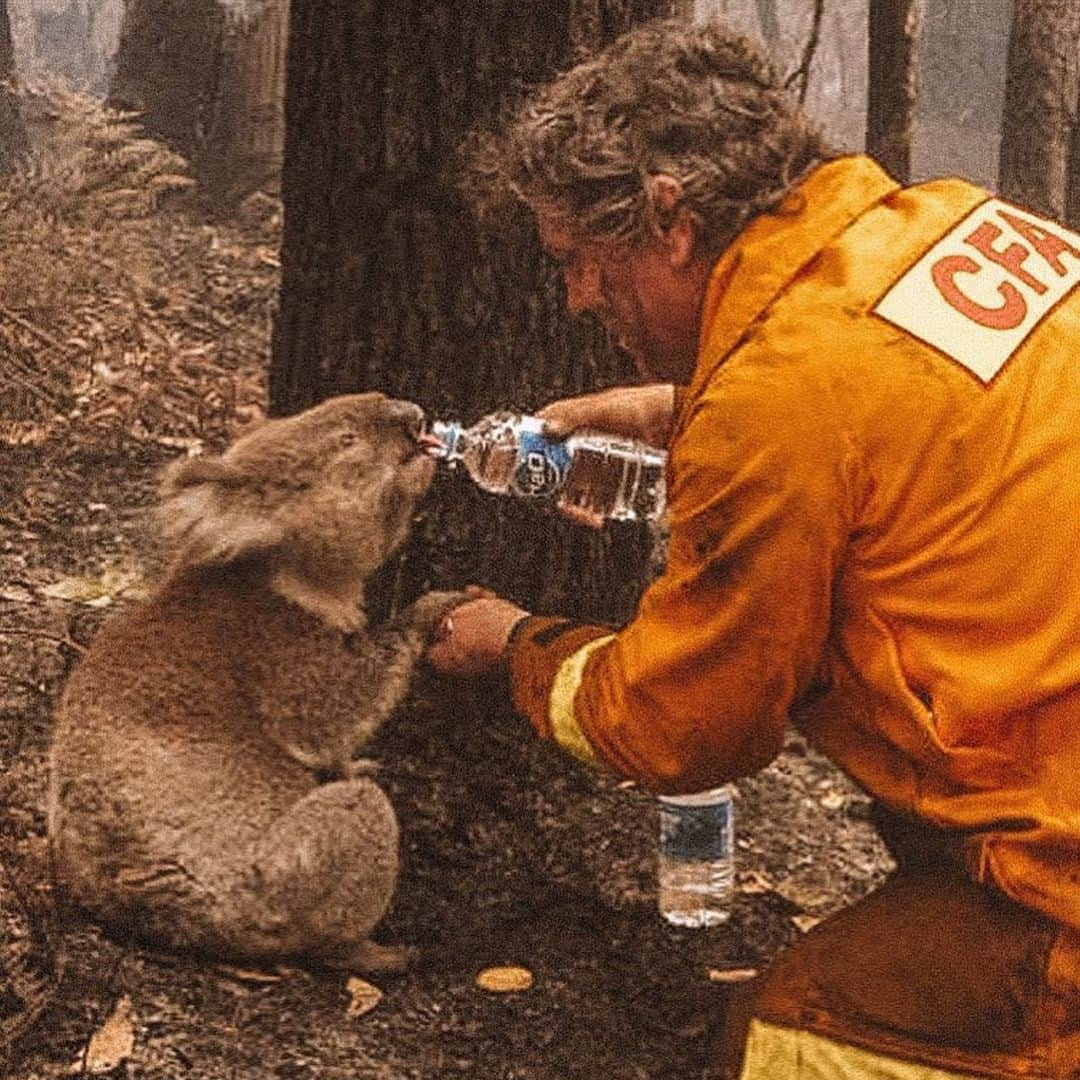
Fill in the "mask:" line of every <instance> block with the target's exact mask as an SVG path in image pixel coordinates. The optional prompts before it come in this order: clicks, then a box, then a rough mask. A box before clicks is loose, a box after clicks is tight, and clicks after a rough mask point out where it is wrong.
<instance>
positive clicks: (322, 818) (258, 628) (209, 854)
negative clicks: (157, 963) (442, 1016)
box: [48, 394, 462, 972]
mask: <svg viewBox="0 0 1080 1080" xmlns="http://www.w3.org/2000/svg"><path fill="white" fill-rule="evenodd" d="M419 420H420V410H419V409H418V408H417V407H416V406H414V405H411V404H409V403H407V402H397V401H392V400H390V399H387V398H385V397H383V396H382V395H379V394H358V395H350V396H346V397H341V398H335V399H333V400H332V401H328V402H325V403H323V404H322V405H319V406H317V407H315V408H314V409H310V410H308V411H307V412H305V413H301V414H300V415H298V416H295V417H290V418H288V419H282V420H272V421H268V422H266V423H265V424H263V425H261V426H260V427H259V428H257V429H256V430H255V431H254V432H252V433H251V434H249V435H247V436H245V437H244V438H242V439H240V440H239V441H238V442H237V443H236V444H235V445H234V446H233V447H232V448H231V449H229V451H228V452H227V453H225V454H224V455H222V456H221V457H220V458H216V457H210V458H198V459H191V460H188V461H184V462H180V463H178V464H175V465H173V466H172V467H171V468H170V469H169V470H168V471H167V473H166V476H165V480H164V484H163V495H164V499H163V502H162V505H161V507H160V514H159V518H160V520H161V523H162V527H163V531H164V533H165V534H166V536H167V537H168V538H169V539H171V541H172V543H173V546H174V548H175V557H174V560H173V563H172V565H171V568H170V570H169V572H168V573H167V574H166V576H165V579H164V581H163V583H162V585H161V587H160V588H159V589H158V590H157V591H156V592H155V593H154V595H153V596H151V597H150V598H149V599H148V600H146V601H145V602H143V603H141V604H139V605H137V606H135V607H134V608H132V609H130V610H128V611H127V612H125V613H123V614H122V615H120V616H119V617H117V618H115V619H114V620H112V621H111V622H110V623H109V624H107V625H106V626H105V627H104V628H103V629H102V631H101V632H100V634H99V635H98V636H97V638H96V639H95V641H94V643H93V645H92V647H91V648H90V650H89V652H88V653H87V655H86V656H85V657H84V658H83V661H82V662H81V664H80V665H79V667H78V668H77V669H76V670H75V672H74V673H73V675H72V677H71V679H70V680H69V682H68V685H67V687H66V690H65V693H64V697H63V700H62V702H61V705H60V710H59V714H58V717H57V720H56V726H55V732H54V738H53V745H52V749H51V757H50V770H51V775H50V787H49V807H48V816H49V836H50V842H51V845H52V851H53V858H54V865H55V868H56V871H57V875H58V883H59V884H60V886H61V887H62V888H63V889H64V890H65V891H66V893H67V894H68V895H69V896H70V897H71V898H72V899H73V900H74V901H75V902H77V903H78V904H79V905H80V906H82V907H84V908H85V909H87V910H88V911H89V912H90V913H92V914H93V915H94V916H96V917H97V918H98V919H100V920H101V921H103V922H105V923H106V924H108V925H111V926H113V927H115V928H119V929H121V930H123V931H125V932H129V933H133V934H135V935H136V936H138V937H140V938H143V939H147V940H150V941H152V942H154V943H157V944H160V945H164V946H166V947H171V948H173V949H189V950H196V951H198V952H201V953H205V954H209V955H211V956H215V957H219V958H222V959H229V960H235V961H244V962H256V963H263V964H267V963H301V964H310V965H318V966H328V967H333V968H341V969H346V970H355V971H369V972H370V971H377V970H400V969H401V968H402V967H403V966H404V964H405V962H406V961H407V959H408V957H409V955H410V953H411V950H408V949H406V948H402V947H398V948H393V947H387V946H381V945H376V944H375V943H374V942H372V941H371V940H370V934H371V931H372V929H373V928H374V926H375V925H376V923H378V921H379V920H380V919H381V918H382V916H383V914H384V912H385V911H386V908H387V906H388V904H389V902H390V898H391V896H392V894H393V890H394V886H395V883H396V880H397V875H398V829H397V821H396V819H395V816H394V812H393V809H392V808H391V805H390V802H389V800H388V799H387V797H386V795H385V794H384V793H383V791H382V790H381V789H380V788H379V787H378V785H377V784H376V783H375V782H374V781H373V780H372V779H371V778H370V777H369V776H366V775H364V774H365V773H366V772H367V771H368V767H367V766H368V763H365V762H357V761H356V760H354V758H355V755H356V754H357V752H358V751H359V750H360V749H361V748H362V747H363V746H364V744H365V743H366V742H367V741H368V740H369V739H370V738H371V736H372V735H373V733H374V732H375V731H376V729H377V728H378V727H379V725H380V724H381V723H382V722H383V721H384V720H385V719H386V718H387V716H388V715H389V714H390V713H391V712H392V711H393V710H394V708H395V707H396V706H397V705H398V704H399V703H400V701H401V700H402V698H403V696H404V694H405V692H406V690H407V688H408V686H409V683H410V680H411V677H412V674H413V670H414V667H415V665H416V662H417V660H418V658H419V656H420V654H421V652H422V651H423V648H424V646H425V644H426V642H427V641H428V640H429V639H430V637H431V635H432V634H433V633H434V631H435V628H436V627H437V626H438V623H439V621H440V620H441V618H442V616H443V614H444V613H445V612H446V611H447V610H448V609H449V608H450V607H451V606H453V605H454V604H455V603H457V602H459V601H460V599H462V597H461V596H460V595H459V594H456V593H429V594H427V595H426V596H424V597H421V599H420V600H418V601H417V602H416V603H415V604H414V605H413V606H412V607H411V608H410V609H408V610H407V611H405V612H404V613H403V615H402V616H401V617H399V618H398V619H396V620H394V621H392V622H391V623H389V624H387V625H384V626H380V627H378V628H368V627H366V625H365V619H364V616H363V610H362V600H363V586H364V581H365V580H366V579H367V578H368V577H369V576H370V574H371V573H372V572H373V571H374V570H375V569H376V568H377V567H378V566H379V565H380V564H382V563H383V562H384V561H385V559H386V558H387V556H388V555H389V554H390V552H391V551H392V550H393V549H394V548H395V547H396V546H397V545H398V544H400V543H401V541H402V540H403V539H404V537H405V535H406V533H407V531H408V527H409V523H410V520H411V517H412V513H413V510H414V507H415V504H416V502H417V500H418V499H419V498H420V496H421V495H422V494H423V493H424V491H425V490H426V489H427V487H428V486H429V484H430V482H431V478H432V474H433V471H434V464H433V462H431V461H430V460H429V459H427V458H425V457H423V456H422V455H420V454H418V453H417V444H416V440H415V433H416V428H417V425H418V423H419Z"/></svg>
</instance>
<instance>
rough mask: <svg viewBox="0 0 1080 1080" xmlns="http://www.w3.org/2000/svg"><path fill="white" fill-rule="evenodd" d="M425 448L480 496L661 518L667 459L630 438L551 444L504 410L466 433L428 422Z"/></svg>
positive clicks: (600, 514) (591, 435)
mask: <svg viewBox="0 0 1080 1080" xmlns="http://www.w3.org/2000/svg"><path fill="white" fill-rule="evenodd" d="M425 443H426V445H427V447H428V450H429V452H430V453H431V454H432V455H433V456H434V457H437V458H441V459H443V460H445V461H446V462H448V463H449V464H451V465H453V464H455V463H457V462H461V464H462V465H463V466H464V467H465V469H466V470H467V471H468V473H469V475H470V476H471V477H472V478H473V480H475V481H476V483H477V485H478V486H479V487H481V488H483V489H484V490H485V491H491V492H495V493H497V494H507V495H517V496H519V497H522V498H544V497H551V498H553V499H554V500H555V501H556V503H557V505H558V506H559V508H560V509H561V510H564V511H566V512H567V513H569V514H570V515H571V516H576V517H582V518H588V519H594V520H597V521H600V520H604V519H611V520H614V521H646V522H653V523H655V522H657V521H658V520H659V519H660V518H661V517H662V516H663V513H664V506H665V489H664V466H665V463H666V460H667V454H666V453H665V452H664V451H663V450H657V449H656V448H655V447H651V446H646V445H645V444H644V443H641V442H637V441H635V440H632V439H623V438H619V437H618V436H613V435H605V434H602V433H600V432H588V431H586V432H576V433H575V434H573V435H571V436H570V437H569V438H567V439H562V440H559V439H552V438H549V437H547V436H546V435H545V434H544V422H543V421H542V420H540V419H539V418H538V417H535V416H521V415H518V414H516V413H505V412H504V413H493V414H492V415H490V416H485V417H484V418H483V419H482V420H480V421H478V422H477V423H476V424H474V425H473V426H472V427H469V428H463V427H462V426H461V425H460V424H458V423H456V422H454V421H436V422H435V423H433V424H432V425H431V428H430V431H429V433H428V434H427V435H426V436H425Z"/></svg>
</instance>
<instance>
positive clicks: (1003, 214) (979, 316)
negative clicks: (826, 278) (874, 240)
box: [873, 199, 1080, 383]
mask: <svg viewBox="0 0 1080 1080" xmlns="http://www.w3.org/2000/svg"><path fill="white" fill-rule="evenodd" d="M1078 283H1080V235H1077V234H1076V233H1074V232H1071V231H1070V230H1068V229H1066V228H1064V227H1063V226H1061V225H1058V224H1057V223H1056V222H1052V221H1047V220H1046V219H1045V218H1041V217H1038V216H1036V215H1035V214H1032V213H1031V212H1030V211H1027V210H1020V209H1018V208H1017V207H1015V206H1012V205H1010V204H1009V203H1006V202H1002V200H1000V199H988V200H987V201H986V202H984V203H982V204H981V205H980V206H978V207H977V208H976V209H975V210H974V211H972V213H970V214H968V216H967V217H966V218H964V219H963V220H962V221H961V222H960V224H959V225H957V226H956V227H955V228H953V229H952V230H951V231H950V232H949V233H948V234H946V236H944V237H943V238H942V239H941V240H939V241H938V242H937V243H936V244H935V245H934V246H933V247H932V248H930V250H929V251H927V252H926V254H925V255H923V256H922V258H920V259H919V261H918V262H917V263H915V265H914V266H912V267H911V269H910V270H908V271H907V273H905V274H904V276H903V277H902V278H900V280H899V281H897V282H896V284H894V285H893V286H892V287H891V288H890V289H889V291H888V292H887V293H886V294H885V295H884V296H883V297H882V298H881V300H879V301H878V303H877V305H876V306H875V307H874V308H873V311H874V312H875V314H877V315H880V316H881V318H883V319H886V320H888V321H889V322H890V323H892V324H893V325H894V326H898V327H899V328H900V329H901V330H905V331H907V333H909V334H911V335H912V336H914V337H917V338H919V339H920V340H921V341H925V342H926V343H927V344H928V345H932V346H933V347H934V348H935V349H938V350H940V351H941V352H943V353H944V354H945V355H946V356H948V357H950V358H951V359H953V360H955V361H956V362H957V363H958V364H962V365H963V366H964V367H965V368H967V369H968V370H969V371H971V372H972V373H973V374H974V375H975V376H976V377H977V378H979V379H981V380H982V381H983V382H984V383H988V382H990V381H991V380H992V379H993V378H994V376H995V375H996V374H997V373H998V372H999V371H1000V370H1001V368H1002V367H1003V366H1004V364H1005V362H1006V361H1007V360H1008V359H1009V357H1010V356H1012V354H1013V353H1014V352H1016V350H1017V349H1018V348H1020V346H1021V345H1022V344H1023V343H1024V340H1025V339H1026V338H1027V336H1028V335H1029V334H1030V333H1031V332H1032V330H1034V329H1035V327H1036V326H1038V325H1039V322H1040V321H1041V320H1042V319H1043V317H1044V316H1045V315H1046V314H1047V312H1049V311H1050V310H1051V308H1053V307H1054V306H1055V305H1056V304H1057V303H1058V302H1059V301H1061V300H1062V299H1064V298H1065V296H1067V295H1068V294H1069V293H1070V292H1071V291H1072V290H1073V289H1074V288H1075V287H1076V285H1077V284H1078Z"/></svg>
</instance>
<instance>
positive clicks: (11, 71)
mask: <svg viewBox="0 0 1080 1080" xmlns="http://www.w3.org/2000/svg"><path fill="white" fill-rule="evenodd" d="M14 75H15V50H14V48H13V47H12V43H11V20H10V19H9V18H8V6H7V0H0V176H6V175H7V174H8V173H10V172H11V171H12V170H13V169H14V168H15V166H16V164H17V163H18V161H19V158H21V157H22V155H23V154H24V153H25V152H26V149H27V144H26V129H25V127H24V126H23V119H22V113H21V111H20V110H19V101H18V98H17V97H16V96H15V92H14V90H13V89H12V86H11V79H12V78H13V76H14Z"/></svg>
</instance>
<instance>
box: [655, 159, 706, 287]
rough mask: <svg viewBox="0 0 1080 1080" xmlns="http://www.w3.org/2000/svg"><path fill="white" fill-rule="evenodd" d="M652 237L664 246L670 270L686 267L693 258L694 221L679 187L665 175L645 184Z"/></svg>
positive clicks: (678, 182)
mask: <svg viewBox="0 0 1080 1080" xmlns="http://www.w3.org/2000/svg"><path fill="white" fill-rule="evenodd" d="M645 197H646V199H647V200H648V214H649V218H650V223H651V225H652V230H653V234H654V235H655V236H656V238H657V239H658V240H659V241H660V242H661V243H662V244H663V245H664V246H665V248H666V251H667V258H668V263H669V264H670V265H671V267H672V269H674V270H681V269H683V268H685V267H687V266H689V265H690V264H691V263H692V262H693V261H694V258H695V256H696V255H697V240H698V228H697V219H696V218H695V217H694V215H693V214H692V213H691V212H690V210H689V209H688V208H687V206H686V203H685V201H684V199H683V186H682V184H681V183H680V181H678V180H676V179H675V177H674V176H671V175H670V174H669V173H653V174H652V175H651V176H650V177H649V178H648V180H646V182H645Z"/></svg>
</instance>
